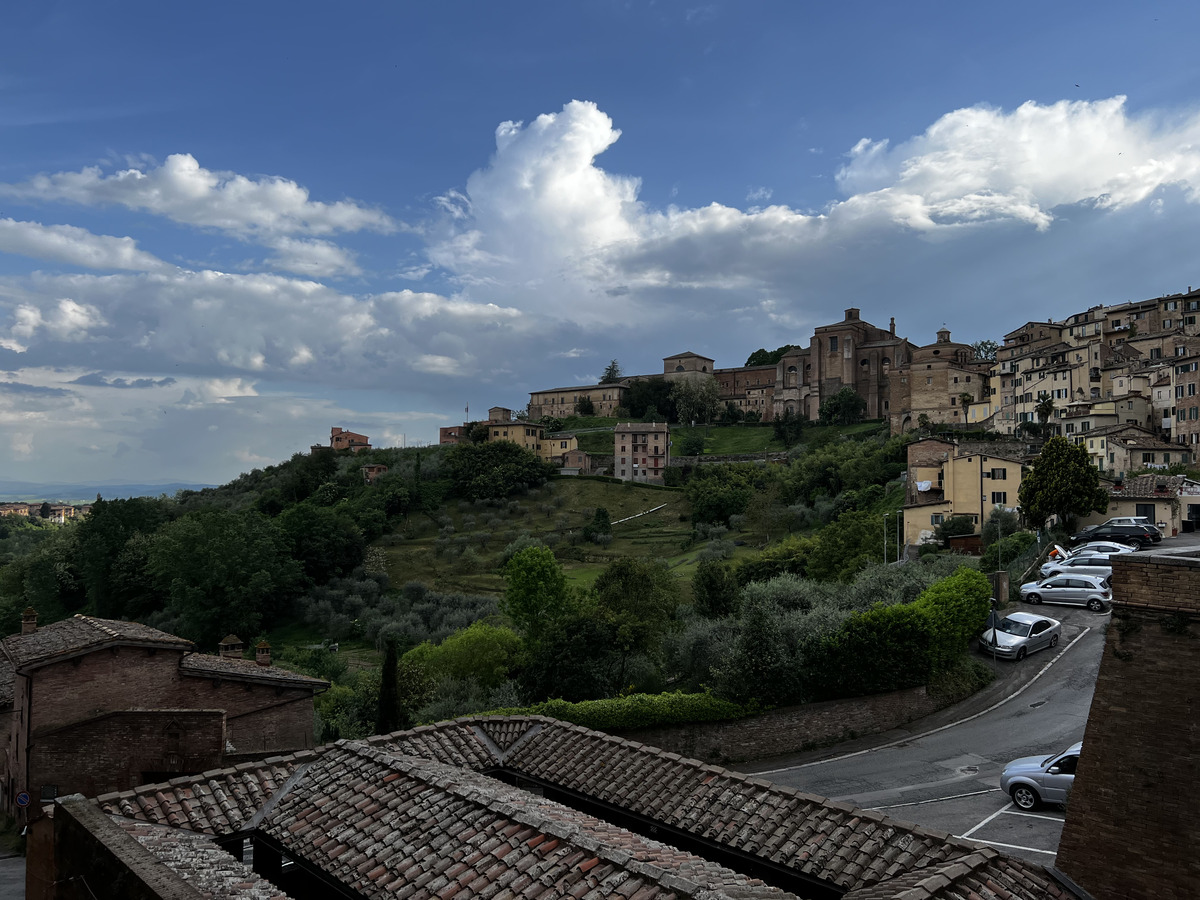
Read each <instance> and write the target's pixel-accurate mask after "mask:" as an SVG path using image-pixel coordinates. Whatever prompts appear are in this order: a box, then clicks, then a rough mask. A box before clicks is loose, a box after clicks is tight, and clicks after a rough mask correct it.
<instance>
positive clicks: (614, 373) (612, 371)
mask: <svg viewBox="0 0 1200 900" xmlns="http://www.w3.org/2000/svg"><path fill="white" fill-rule="evenodd" d="M623 377H624V376H623V375H622V374H621V364H620V363H618V362H617V361H616V360H615V359H613V360H610V361H609V363H608V365H607V366H605V367H604V372H603V374H601V376H600V383H601V384H614V383H615V382H618V381H620V380H621V379H622V378H623Z"/></svg>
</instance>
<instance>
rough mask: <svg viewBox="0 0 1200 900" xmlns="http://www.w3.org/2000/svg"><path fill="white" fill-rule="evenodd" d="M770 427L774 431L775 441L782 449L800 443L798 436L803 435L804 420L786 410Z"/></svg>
mask: <svg viewBox="0 0 1200 900" xmlns="http://www.w3.org/2000/svg"><path fill="white" fill-rule="evenodd" d="M771 427H772V428H773V429H774V430H775V439H776V440H777V441H779V442H780V443H782V444H783V446H784V447H791V446H793V445H794V444H798V443H800V436H801V435H802V434H803V433H804V419H802V418H801V417H800V416H798V415H796V414H795V413H794V412H792V411H791V410H790V409H788V410H785V411H784V413H783V415H782V416H778V417H777V418H776V419H775V421H774V422H773V423H772V426H771Z"/></svg>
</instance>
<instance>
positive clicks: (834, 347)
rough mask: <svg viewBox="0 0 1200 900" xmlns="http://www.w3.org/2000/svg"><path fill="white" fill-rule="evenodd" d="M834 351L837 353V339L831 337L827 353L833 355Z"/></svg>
mask: <svg viewBox="0 0 1200 900" xmlns="http://www.w3.org/2000/svg"><path fill="white" fill-rule="evenodd" d="M836 351H837V338H836V337H831V338H830V339H829V352H830V353H835V352H836Z"/></svg>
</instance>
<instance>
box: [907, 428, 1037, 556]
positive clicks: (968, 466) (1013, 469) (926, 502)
mask: <svg viewBox="0 0 1200 900" xmlns="http://www.w3.org/2000/svg"><path fill="white" fill-rule="evenodd" d="M1016 449H1017V447H1016V446H1012V447H1008V448H991V447H986V446H979V445H975V444H967V445H964V446H960V445H959V444H957V443H955V442H953V441H947V440H942V439H940V438H926V439H925V440H921V441H914V442H913V443H911V444H909V445H908V478H907V482H906V485H907V486H906V493H905V498H904V543H905V544H906V545H910V546H911V545H914V544H923V543H925V542H927V541H930V540H932V539H933V535H934V531H935V530H936V529H937V527H938V526H939V525H941V524H942V523H943V522H944V521H945V520H946V519H949V518H951V517H952V516H968V517H970V519H971V521H972V523H974V525H975V531H976V533H978V532H979V531H980V529H981V528H982V526H983V523H984V522H985V521H987V517H988V515H989V514H990V513H991V511H992V510H993V509H995V508H996V507H1000V508H1002V509H1006V510H1016V509H1018V508H1019V507H1020V501H1019V499H1018V493H1017V492H1018V491H1019V490H1020V489H1021V473H1022V465H1021V461H1020V460H1019V459H1015V458H1013V456H1014V455H1015V453H1014V451H1015V450H1016ZM997 450H1000V452H1007V453H1009V454H1010V455H1009V456H1002V455H999V454H998V452H997Z"/></svg>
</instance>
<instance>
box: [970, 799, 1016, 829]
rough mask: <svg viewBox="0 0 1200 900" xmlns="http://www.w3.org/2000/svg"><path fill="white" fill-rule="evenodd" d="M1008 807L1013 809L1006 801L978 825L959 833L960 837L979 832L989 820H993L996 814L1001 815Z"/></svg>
mask: <svg viewBox="0 0 1200 900" xmlns="http://www.w3.org/2000/svg"><path fill="white" fill-rule="evenodd" d="M1006 809H1012V804H1011V803H1005V804H1004V805H1003V806H1002V807H1000V808H999V809H998V810H996V811H995V812H994V813H992V814H991V815H990V816H988V817H987V818H986V819H984V820H983V821H982V822H980V823H979V824H978V825H976V826H975V827H974V828H972V829H971V830H970V831H964V832H963V833H962V834H960V835H959V837H961V838H969V837H970V836H971V835H973V834H974V833H975V832H977V831H978V830H979V829H980V828H982V827H983V826H984V825H986V824H987V823H988V822H990V821H992V819H994V818H996V816H998V815H1000V813H1002V812H1004V811H1005V810H1006Z"/></svg>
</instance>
